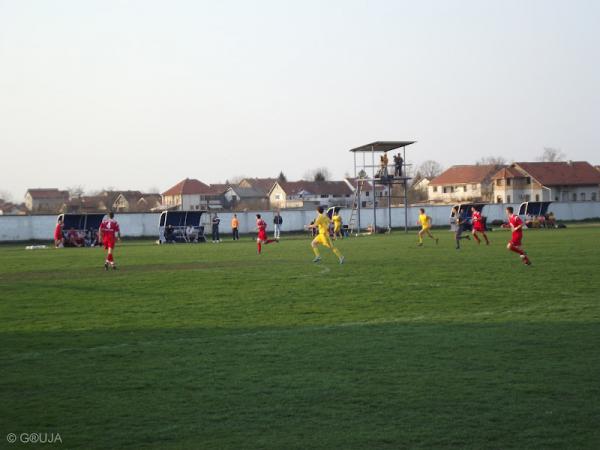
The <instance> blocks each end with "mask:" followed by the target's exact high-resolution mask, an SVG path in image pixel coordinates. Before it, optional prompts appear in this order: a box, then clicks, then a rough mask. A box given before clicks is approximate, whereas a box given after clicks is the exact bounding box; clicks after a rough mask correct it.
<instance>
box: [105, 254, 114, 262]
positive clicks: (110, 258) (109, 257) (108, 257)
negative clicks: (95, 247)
mask: <svg viewBox="0 0 600 450" xmlns="http://www.w3.org/2000/svg"><path fill="white" fill-rule="evenodd" d="M106 260H107V261H108V262H113V255H112V253H109V254H108V255H107V256H106Z"/></svg>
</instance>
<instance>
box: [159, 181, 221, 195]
mask: <svg viewBox="0 0 600 450" xmlns="http://www.w3.org/2000/svg"><path fill="white" fill-rule="evenodd" d="M213 193H214V192H213V190H212V189H211V188H210V186H209V185H208V184H204V183H203V182H202V181H200V180H196V179H194V178H186V179H185V180H182V181H180V182H179V183H177V184H176V185H175V186H173V187H172V188H170V189H167V190H166V191H165V192H163V193H162V195H167V196H168V195H197V194H201V195H210V194H213Z"/></svg>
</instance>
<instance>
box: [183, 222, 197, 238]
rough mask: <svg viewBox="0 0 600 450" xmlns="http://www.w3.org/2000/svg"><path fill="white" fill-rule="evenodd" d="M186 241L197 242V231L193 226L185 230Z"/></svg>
mask: <svg viewBox="0 0 600 450" xmlns="http://www.w3.org/2000/svg"><path fill="white" fill-rule="evenodd" d="M185 239H186V241H188V242H195V241H196V240H197V237H196V231H195V230H194V227H193V226H191V225H188V226H187V228H186V229H185Z"/></svg>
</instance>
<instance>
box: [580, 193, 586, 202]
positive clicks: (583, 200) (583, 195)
mask: <svg viewBox="0 0 600 450" xmlns="http://www.w3.org/2000/svg"><path fill="white" fill-rule="evenodd" d="M579 197H580V198H581V201H582V202H585V192H582V193H581V194H580V195H579Z"/></svg>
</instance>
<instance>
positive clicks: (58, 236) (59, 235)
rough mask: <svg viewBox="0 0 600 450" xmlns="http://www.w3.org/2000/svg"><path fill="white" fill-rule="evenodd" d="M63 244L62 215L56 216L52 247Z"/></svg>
mask: <svg viewBox="0 0 600 450" xmlns="http://www.w3.org/2000/svg"><path fill="white" fill-rule="evenodd" d="M64 246H65V238H64V236H63V220H62V217H59V218H58V222H56V227H55V228H54V247H56V248H61V247H64Z"/></svg>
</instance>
